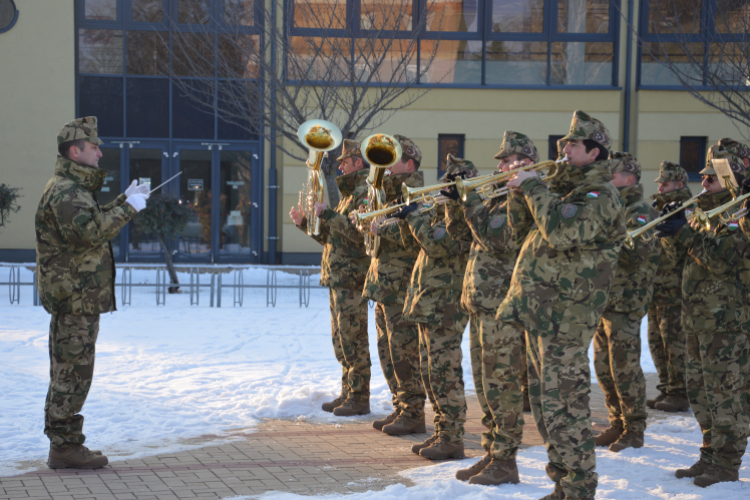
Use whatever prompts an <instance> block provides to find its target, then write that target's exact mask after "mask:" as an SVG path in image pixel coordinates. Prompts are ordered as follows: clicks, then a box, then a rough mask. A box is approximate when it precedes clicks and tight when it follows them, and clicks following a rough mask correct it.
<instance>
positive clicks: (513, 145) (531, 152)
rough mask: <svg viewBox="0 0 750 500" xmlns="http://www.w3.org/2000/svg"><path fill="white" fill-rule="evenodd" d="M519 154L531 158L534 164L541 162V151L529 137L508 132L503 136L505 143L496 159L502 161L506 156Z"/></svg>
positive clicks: (501, 145)
mask: <svg viewBox="0 0 750 500" xmlns="http://www.w3.org/2000/svg"><path fill="white" fill-rule="evenodd" d="M517 154H521V155H524V156H526V157H527V158H531V161H533V162H534V163H536V162H538V161H539V151H537V149H536V146H535V145H534V143H533V142H532V141H531V139H529V138H528V136H526V135H524V134H522V133H520V132H513V131H512V130H506V131H505V134H503V143H502V144H500V152H499V153H497V154H496V155H495V158H496V159H498V160H502V159H503V158H505V157H506V156H510V155H517Z"/></svg>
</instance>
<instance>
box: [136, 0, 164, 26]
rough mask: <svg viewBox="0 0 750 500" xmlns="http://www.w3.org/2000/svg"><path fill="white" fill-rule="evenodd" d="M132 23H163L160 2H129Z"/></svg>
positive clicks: (148, 0) (147, 0) (153, 0)
mask: <svg viewBox="0 0 750 500" xmlns="http://www.w3.org/2000/svg"><path fill="white" fill-rule="evenodd" d="M131 2H132V6H133V21H135V22H137V23H161V22H163V21H164V5H163V4H162V0H131Z"/></svg>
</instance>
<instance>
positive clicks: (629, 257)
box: [620, 207, 662, 264]
mask: <svg viewBox="0 0 750 500" xmlns="http://www.w3.org/2000/svg"><path fill="white" fill-rule="evenodd" d="M646 208H649V209H648V210H646ZM656 217H657V214H656V210H654V209H653V208H650V207H643V209H641V210H638V211H636V212H634V213H633V214H631V218H632V219H636V220H635V221H632V220H631V221H629V226H630V227H631V228H636V227H637V226H638V225H641V222H640V221H643V224H648V223H649V222H651V221H652V220H654V219H655V218H656ZM661 251H662V245H661V242H660V241H659V238H656V237H654V238H650V239H649V240H648V241H645V240H644V239H643V238H640V237H639V238H635V241H634V245H633V248H632V249H631V248H628V246H627V245H623V246H622V248H621V249H620V259H622V260H624V261H626V262H627V263H630V264H637V263H639V262H644V263H645V262H646V261H647V260H648V259H650V258H652V257H654V256H658V255H661Z"/></svg>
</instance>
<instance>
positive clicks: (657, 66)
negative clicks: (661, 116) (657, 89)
mask: <svg viewBox="0 0 750 500" xmlns="http://www.w3.org/2000/svg"><path fill="white" fill-rule="evenodd" d="M703 47H704V45H703V44H702V43H694V44H690V53H687V52H685V50H684V48H683V46H682V45H681V44H678V43H666V42H664V43H658V42H652V43H646V42H644V43H643V52H642V55H641V85H680V86H681V85H682V83H680V80H679V78H677V76H675V74H674V73H673V72H672V70H670V69H669V67H668V66H667V65H666V64H664V61H667V60H669V64H671V65H672V66H673V67H674V68H675V69H677V71H678V72H680V73H683V74H687V75H690V78H701V75H700V73H699V71H698V68H700V67H701V66H702V64H703V58H704V50H703ZM696 63H697V64H696Z"/></svg>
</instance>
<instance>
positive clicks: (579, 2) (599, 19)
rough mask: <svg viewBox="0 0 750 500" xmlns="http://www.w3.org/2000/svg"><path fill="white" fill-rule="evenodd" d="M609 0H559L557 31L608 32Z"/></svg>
mask: <svg viewBox="0 0 750 500" xmlns="http://www.w3.org/2000/svg"><path fill="white" fill-rule="evenodd" d="M609 2H610V0H559V3H558V10H557V32H558V33H609V8H610V3H609Z"/></svg>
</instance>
